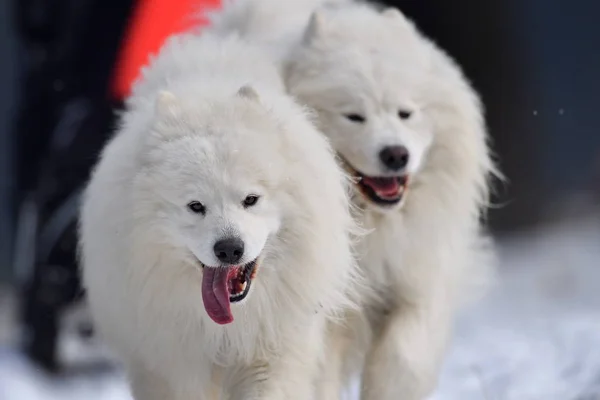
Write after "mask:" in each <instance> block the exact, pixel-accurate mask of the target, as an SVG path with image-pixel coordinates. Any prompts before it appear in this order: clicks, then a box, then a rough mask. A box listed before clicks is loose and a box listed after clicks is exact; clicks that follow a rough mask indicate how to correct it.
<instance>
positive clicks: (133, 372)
mask: <svg viewBox="0 0 600 400" xmlns="http://www.w3.org/2000/svg"><path fill="white" fill-rule="evenodd" d="M128 375H129V381H130V386H131V394H132V395H133V398H134V399H135V400H164V399H175V398H176V397H175V396H174V393H173V392H172V391H171V389H170V388H169V384H168V383H167V381H166V380H165V379H163V378H162V377H161V376H158V375H156V374H154V373H152V372H150V371H148V370H147V369H146V368H144V367H142V366H140V365H139V364H136V366H135V367H130V368H129V374H128Z"/></svg>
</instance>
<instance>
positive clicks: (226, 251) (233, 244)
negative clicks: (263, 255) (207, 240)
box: [213, 237, 244, 264]
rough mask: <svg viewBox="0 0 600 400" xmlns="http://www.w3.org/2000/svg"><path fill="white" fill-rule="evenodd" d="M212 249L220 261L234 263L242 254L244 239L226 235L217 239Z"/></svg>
mask: <svg viewBox="0 0 600 400" xmlns="http://www.w3.org/2000/svg"><path fill="white" fill-rule="evenodd" d="M213 250H214V252H215V256H216V257H217V259H218V260H219V261H221V262H222V263H227V264H235V263H237V262H238V261H240V260H241V259H242V256H243V255H244V241H243V240H242V239H240V238H238V237H228V238H224V239H220V240H218V241H217V242H216V243H215V245H214V247H213Z"/></svg>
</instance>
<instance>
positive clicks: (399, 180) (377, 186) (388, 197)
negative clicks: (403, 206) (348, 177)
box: [344, 160, 408, 207]
mask: <svg viewBox="0 0 600 400" xmlns="http://www.w3.org/2000/svg"><path fill="white" fill-rule="evenodd" d="M344 163H345V164H346V167H347V169H349V170H350V172H351V173H352V175H353V176H354V178H355V185H356V186H357V187H358V189H359V191H360V193H362V195H363V196H364V197H365V198H367V200H369V201H371V202H372V203H374V204H377V205H379V206H384V207H392V206H395V205H397V204H399V203H400V202H401V201H402V199H403V198H404V195H405V193H406V190H407V189H408V175H400V176H368V175H365V174H363V173H362V172H360V171H358V170H357V169H356V168H354V167H352V166H351V165H350V164H349V163H348V162H347V161H345V160H344Z"/></svg>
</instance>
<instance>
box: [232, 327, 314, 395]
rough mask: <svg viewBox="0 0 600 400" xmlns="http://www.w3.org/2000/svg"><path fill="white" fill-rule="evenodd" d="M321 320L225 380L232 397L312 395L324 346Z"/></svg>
mask: <svg viewBox="0 0 600 400" xmlns="http://www.w3.org/2000/svg"><path fill="white" fill-rule="evenodd" d="M323 325H324V323H323V321H318V322H316V323H315V324H314V325H313V326H312V327H311V328H310V331H308V332H306V331H305V332H304V333H305V334H304V335H302V334H299V335H295V336H296V337H295V340H293V341H291V342H290V343H289V345H288V346H289V347H287V348H286V349H285V352H284V353H283V354H279V356H278V357H276V358H273V359H267V360H264V361H263V362H260V363H254V364H253V365H251V366H249V367H246V368H243V369H242V370H241V371H239V372H238V373H236V374H235V377H234V380H233V381H230V382H228V383H226V386H227V387H229V388H231V389H230V393H231V395H230V399H231V400H308V399H313V398H314V395H315V381H316V377H317V373H318V371H319V364H320V361H321V355H322V350H323V336H324V334H325V330H324V327H323Z"/></svg>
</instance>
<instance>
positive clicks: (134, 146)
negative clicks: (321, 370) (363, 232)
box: [81, 35, 355, 400]
mask: <svg viewBox="0 0 600 400" xmlns="http://www.w3.org/2000/svg"><path fill="white" fill-rule="evenodd" d="M248 85H249V86H248ZM349 182H350V179H349V178H348V176H347V175H346V174H345V173H344V172H343V170H342V168H340V167H339V166H338V164H337V163H336V160H335V155H334V153H333V151H332V149H331V147H330V146H329V144H328V142H327V140H326V139H325V138H324V137H323V136H322V135H321V134H320V133H319V132H318V131H317V130H316V129H315V128H314V127H313V125H312V124H311V123H310V121H309V120H308V119H307V116H306V115H305V113H304V111H303V109H302V108H301V107H299V106H298V105H297V104H296V103H294V101H293V100H292V99H291V98H290V97H289V96H287V95H286V94H285V92H284V89H283V85H282V82H281V80H280V77H279V74H278V72H277V69H276V67H275V65H273V64H272V63H271V62H270V61H268V57H266V56H265V55H264V53H262V52H261V51H259V50H258V49H256V48H254V47H252V46H250V45H248V44H247V43H244V41H242V40H239V39H236V38H232V37H228V38H216V37H213V36H211V35H203V36H202V37H193V36H181V37H175V38H173V39H171V40H170V41H169V42H168V43H167V44H166V45H165V47H164V48H163V49H162V50H161V52H160V54H159V55H158V57H157V58H156V59H155V60H154V61H153V62H152V64H151V65H150V67H148V68H147V69H146V70H145V71H144V74H143V77H142V79H141V80H140V81H139V82H138V83H137V84H136V86H135V88H134V92H133V95H132V97H131V98H130V99H129V100H128V103H127V111H126V112H125V113H124V115H123V123H122V126H121V127H120V129H119V131H118V132H117V134H116V135H115V137H114V138H113V139H112V140H111V141H110V143H109V144H108V145H107V147H106V148H105V150H104V151H103V153H102V157H101V160H100V162H99V164H98V166H97V167H96V169H95V171H94V173H93V176H92V178H91V181H90V184H89V186H88V188H87V190H86V193H85V197H84V201H83V208H82V214H81V255H82V264H83V280H84V284H85V287H86V288H87V293H88V297H89V301H90V306H91V310H92V313H93V316H94V319H95V321H96V323H97V326H98V328H99V331H100V332H101V334H102V335H103V337H104V338H105V339H106V340H107V341H108V343H109V344H110V345H112V347H113V348H114V349H115V350H116V351H117V353H118V354H119V355H120V356H121V357H122V358H123V361H124V362H125V365H126V367H127V371H128V374H129V377H130V379H131V385H132V389H133V396H134V398H135V399H136V400H167V399H168V400H204V399H209V398H210V399H212V398H215V397H212V396H213V395H214V394H215V392H216V393H217V395H218V396H221V397H219V398H223V399H224V398H227V399H232V400H249V399H264V400H282V399H297V400H306V399H310V398H312V396H313V389H314V380H315V376H316V373H317V368H318V362H319V358H320V357H321V355H322V354H323V353H324V349H323V341H324V339H323V336H324V334H325V329H324V327H325V325H326V323H327V321H328V319H329V318H330V317H332V316H334V315H335V313H336V311H337V310H338V309H339V308H341V307H342V306H344V305H345V304H346V303H347V302H348V300H347V299H346V291H347V288H348V286H349V285H350V283H351V282H352V281H353V277H354V274H353V268H354V262H353V257H352V253H351V246H350V244H351V243H350V240H351V239H350V234H351V233H352V232H353V231H354V230H355V225H354V223H353V219H352V218H351V216H350V212H349V208H348V201H349V200H348V195H347V190H348V188H347V185H346V184H347V183H349ZM242 301H243V303H241V302H242ZM219 393H220V394H219Z"/></svg>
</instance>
